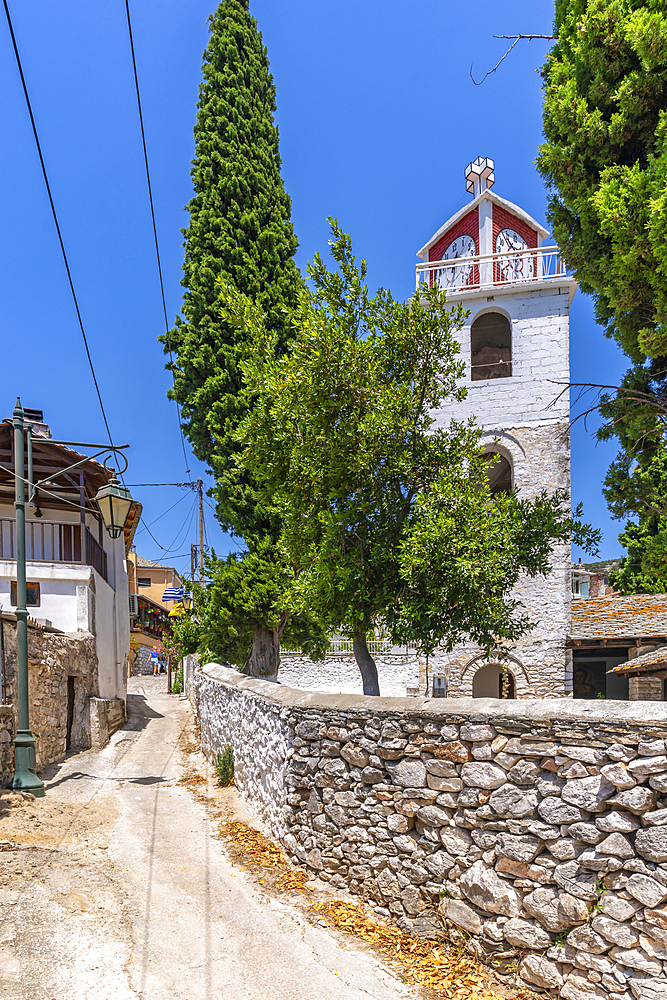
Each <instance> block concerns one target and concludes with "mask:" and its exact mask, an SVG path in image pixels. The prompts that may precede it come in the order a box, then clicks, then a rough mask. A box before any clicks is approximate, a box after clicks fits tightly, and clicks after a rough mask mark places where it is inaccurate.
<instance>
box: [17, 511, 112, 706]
mask: <svg viewBox="0 0 667 1000" xmlns="http://www.w3.org/2000/svg"><path fill="white" fill-rule="evenodd" d="M42 512H43V517H42V519H41V520H43V521H65V522H71V523H77V522H79V521H80V513H79V510H78V509H76V508H72V509H71V510H49V509H48V507H46V505H43V506H42ZM0 517H6V518H10V519H11V520H13V519H14V517H15V510H14V506H13V505H11V506H10V505H8V504H3V505H0ZM39 520H40V519H38V518H35V517H34V516H31V515H30V514H29V515H28V516H27V517H26V521H35V522H36V523H38V522H39ZM86 524H87V527H88V529H89V531H90V532H91V534H92V535H93V537H94V538H95V540H96V541H99V526H98V522H97V521H96V520H95V519H94V518H93V517H92V516H90V515H87V516H86ZM102 547H103V549H104V551H105V552H106V554H107V575H108V582H107V581H105V580H104V579H103V577H101V576H100V575H99V573H97V571H96V570H94V569H93V568H92V567H90V566H84V565H82V564H81V563H60V562H57V563H55V562H54V563H48V562H28V563H27V564H26V575H27V579H28V581H29V582H35V583H39V584H40V591H41V594H40V599H41V600H40V605H39V607H35V608H29V611H30V614H31V616H32V617H34V618H46V619H48V620H49V621H50V622H51V623H52V624H53V626H54V627H55V628H59V629H62V631H63V632H77V631H85V632H92V633H94V634H95V637H96V645H97V655H98V660H99V687H100V691H99V693H100V697H102V698H123V699H124V698H125V696H126V682H125V662H126V658H127V655H128V653H129V649H130V619H129V612H128V581H127V563H126V560H125V544H124V540H123V538H122V537H121V538H118V539H115V540H114V539H111V538H110V537H109V535H108V534H107V532H106V531H104V532H103V534H102ZM12 580H16V561H15V560H9V559H4V560H0V604H1V605H2V609H3V610H5V611H13V610H14V605H12V604H11V581H12Z"/></svg>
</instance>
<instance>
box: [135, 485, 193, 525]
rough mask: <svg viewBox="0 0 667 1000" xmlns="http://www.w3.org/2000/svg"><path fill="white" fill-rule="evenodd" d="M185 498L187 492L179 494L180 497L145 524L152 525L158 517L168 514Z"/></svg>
mask: <svg viewBox="0 0 667 1000" xmlns="http://www.w3.org/2000/svg"><path fill="white" fill-rule="evenodd" d="M186 498H187V493H184V494H183V496H181V497H179V498H178V500H177V501H176V503H173V504H172V505H171V507H167V509H166V510H165V511H163V512H162V514H158V516H157V517H154V518H153V520H152V521H149V522H148V524H146V525H145V526H146V527H148V526H149V525H151V526H152V525H154V524H155V522H156V521H159V520H160V518H162V517H164V516H165V514H168V513H169V511H170V510H173V509H174V507H178V505H179V503H182V502H183V500H185V499H186Z"/></svg>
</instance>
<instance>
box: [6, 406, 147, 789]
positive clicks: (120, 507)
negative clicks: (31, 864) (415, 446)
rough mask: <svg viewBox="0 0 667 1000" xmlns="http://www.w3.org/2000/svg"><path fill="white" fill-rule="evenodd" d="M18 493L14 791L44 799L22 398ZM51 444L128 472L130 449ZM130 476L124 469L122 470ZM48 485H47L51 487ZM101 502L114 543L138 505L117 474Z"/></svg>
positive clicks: (17, 418)
mask: <svg viewBox="0 0 667 1000" xmlns="http://www.w3.org/2000/svg"><path fill="white" fill-rule="evenodd" d="M13 424H14V484H15V485H14V491H15V496H16V499H15V501H14V505H15V507H16V605H17V607H16V659H17V673H18V707H19V713H18V714H19V718H18V730H17V732H16V736H15V738H14V777H13V778H12V781H11V784H10V788H13V789H14V790H16V791H20V792H31V793H32V794H33V795H34V796H35V797H37V798H41V796H43V795H44V783H43V781H42V780H41V778H39V777H38V776H37V774H35V765H36V758H35V737H34V734H33V733H32V732H31V730H30V700H29V691H28V609H27V607H26V547H25V506H26V498H25V485H26V479H25V478H24V470H25V452H24V439H23V435H24V419H23V408H22V406H21V400H20V399H19V398H17V400H16V406H15V408H14V420H13ZM51 444H62V445H67V446H68V447H71V446H73V445H74V446H77V447H82V448H99V449H100V451H99V452H97V453H96V455H92V456H90V458H96V457H97V455H98V454H102V453H103V452H110V453H112V454H114V455H118V456H120V458H122V459H123V460H124V462H125V468H127V459H126V458H125V456H124V455H123V450H124V449H125V448H128V447H129V445H126V444H124V445H97V444H89V443H88V442H84V441H56V440H54V439H51ZM87 461H89V459H88V458H83V459H81V460H80V461H78V462H75V463H74V464H73V465H70V466H68V467H67V468H66V469H61V470H60V474H61V475H62V474H63V473H65V472H70V471H71V470H72V469H76V468H78V467H79V466H80V465H83V463H84V462H87ZM32 468H33V463H32V436H31V434H30V426H29V427H28V490H29V502H31V503H32V502H33V495H34V493H35V487H36V485H37V484H34V483H33V482H32ZM121 471H124V470H121ZM47 482H48V480H44V481H43V485H46V483H47ZM94 499H95V502H96V504H97V507H98V509H99V511H100V514H101V515H102V520H103V522H104V527H105V528H106V530H107V532H108V533H109V535H110V536H111V538H119V537H120V535H121V534H122V533H123V529H124V528H125V524H126V523H127V519H128V517H129V516H130V510H131V508H132V504H133V503H134V501H133V499H132V495H131V493H130V491H129V490H128V489H127V487H126V486H122V485H121V484H120V483H119V482H118V480H117V479H116V477H115V475H114V476H112V477H111V479H110V480H109V482H108V483H107V484H106V486H102V487H101V488H100V489H99V490H98V491H97V494H96V496H95V498H94Z"/></svg>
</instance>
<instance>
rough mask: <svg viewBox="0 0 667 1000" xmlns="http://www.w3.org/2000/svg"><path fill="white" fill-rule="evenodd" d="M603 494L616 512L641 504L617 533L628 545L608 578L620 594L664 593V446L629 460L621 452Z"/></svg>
mask: <svg viewBox="0 0 667 1000" xmlns="http://www.w3.org/2000/svg"><path fill="white" fill-rule="evenodd" d="M605 496H606V497H607V500H608V502H609V506H610V508H611V510H612V513H613V514H615V516H616V517H619V518H621V517H626V516H627V515H628V514H634V513H635V511H637V510H639V515H638V517H637V520H636V522H635V521H629V522H628V523H627V524H626V526H625V530H624V531H623V532H621V534H620V535H619V540H620V541H621V544H622V545H623V546H624V547H625V548H626V550H627V553H628V554H627V557H626V558H624V559H622V560H621V563H620V566H619V568H618V569H617V570H614V571H612V572H611V573H610V574H609V581H610V583H611V584H612V585H613V586H614V587H615V588H616V589H617V590H619V591H620V592H621V593H622V594H662V593H664V592H665V591H667V508H666V507H665V497H666V496H667V451H665V450H664V449H660V450H659V451H657V452H656V453H655V454H654V455H653V456H652V457H651V458H649V459H647V460H646V461H642V462H633V463H630V462H629V461H628V459H627V456H626V454H625V453H621V455H620V456H619V458H617V460H616V461H615V462H614V463H613V465H612V467H611V469H610V474H609V475H608V477H607V487H606V489H605Z"/></svg>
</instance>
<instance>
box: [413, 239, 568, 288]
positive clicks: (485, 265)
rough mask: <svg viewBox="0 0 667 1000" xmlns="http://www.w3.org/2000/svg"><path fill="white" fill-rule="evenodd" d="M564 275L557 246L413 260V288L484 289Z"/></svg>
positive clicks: (522, 283)
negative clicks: (454, 257)
mask: <svg viewBox="0 0 667 1000" xmlns="http://www.w3.org/2000/svg"><path fill="white" fill-rule="evenodd" d="M566 276H567V271H566V268H565V264H564V263H563V258H562V257H561V253H560V250H559V249H558V247H537V248H536V249H534V250H517V251H513V252H511V253H491V254H485V255H480V256H478V257H458V258H456V260H429V261H424V262H422V263H420V264H417V288H419V286H420V285H422V284H424V285H428V286H429V287H432V286H433V285H438V286H439V287H440V288H442V289H444V290H445V291H451V292H455V293H459V292H467V291H477V290H479V291H484V290H486V289H489V288H497V287H498V286H503V285H505V286H508V285H524V284H530V283H531V282H534V281H556V280H558V279H562V278H564V277H566Z"/></svg>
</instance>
